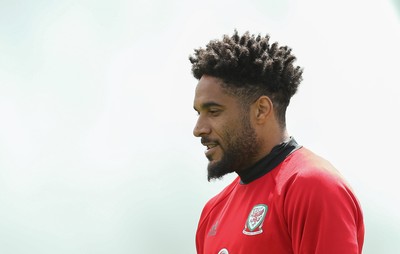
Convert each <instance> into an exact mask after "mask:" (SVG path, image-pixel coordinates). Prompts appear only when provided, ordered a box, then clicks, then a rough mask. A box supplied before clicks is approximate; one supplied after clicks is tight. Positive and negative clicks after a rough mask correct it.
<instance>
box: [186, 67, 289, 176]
mask: <svg viewBox="0 0 400 254" xmlns="http://www.w3.org/2000/svg"><path fill="white" fill-rule="evenodd" d="M222 84H223V81H222V80H221V79H219V78H216V77H212V76H208V75H203V76H202V77H201V78H200V80H199V82H198V84H197V87H196V91H195V98H194V104H193V106H194V109H195V110H196V111H197V112H198V120H197V123H196V125H195V127H194V129H193V134H194V136H196V137H201V141H202V144H203V145H205V146H206V151H205V155H206V157H207V158H208V160H209V164H208V179H209V180H210V179H213V178H220V177H222V176H223V175H225V174H227V173H230V172H234V171H236V172H240V171H242V170H246V169H247V168H249V167H251V166H252V165H253V164H255V163H256V162H257V161H258V160H260V159H261V158H263V157H264V156H266V155H267V154H268V153H270V152H271V150H272V148H273V147H274V146H276V145H278V144H280V143H282V142H284V141H285V140H287V139H288V135H287V132H286V129H285V128H282V127H281V126H280V125H279V123H278V121H277V118H276V117H275V113H274V110H273V103H272V101H271V100H270V98H269V97H268V96H260V97H259V98H258V99H257V100H256V101H255V102H253V103H252V104H251V105H250V108H249V109H246V110H245V109H244V108H243V106H242V105H241V104H240V98H239V97H237V96H234V95H232V93H227V91H226V89H225V88H224V87H223V86H222Z"/></svg>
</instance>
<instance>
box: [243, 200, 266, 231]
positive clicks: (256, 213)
mask: <svg viewBox="0 0 400 254" xmlns="http://www.w3.org/2000/svg"><path fill="white" fill-rule="evenodd" d="M267 211H268V206H266V205H264V204H258V205H255V206H254V207H253V209H251V211H250V213H249V216H248V217H247V220H246V223H245V225H244V229H243V234H245V235H258V234H261V233H262V232H263V230H262V226H263V222H264V219H265V215H266V214H267Z"/></svg>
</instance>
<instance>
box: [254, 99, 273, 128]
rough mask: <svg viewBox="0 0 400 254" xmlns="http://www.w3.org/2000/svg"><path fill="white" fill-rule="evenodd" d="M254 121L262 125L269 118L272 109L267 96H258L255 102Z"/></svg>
mask: <svg viewBox="0 0 400 254" xmlns="http://www.w3.org/2000/svg"><path fill="white" fill-rule="evenodd" d="M254 106H255V111H254V112H255V119H256V121H257V123H264V122H265V121H266V120H267V119H268V118H270V117H271V115H272V113H273V109H274V105H273V104H272V101H271V99H270V98H269V97H268V96H265V95H263V96H260V97H259V98H258V99H257V100H256V101H255V102H254Z"/></svg>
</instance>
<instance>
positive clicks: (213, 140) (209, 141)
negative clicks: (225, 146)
mask: <svg viewBox="0 0 400 254" xmlns="http://www.w3.org/2000/svg"><path fill="white" fill-rule="evenodd" d="M201 143H202V144H203V145H204V144H208V143H217V144H218V141H217V140H215V139H210V138H207V137H202V138H201Z"/></svg>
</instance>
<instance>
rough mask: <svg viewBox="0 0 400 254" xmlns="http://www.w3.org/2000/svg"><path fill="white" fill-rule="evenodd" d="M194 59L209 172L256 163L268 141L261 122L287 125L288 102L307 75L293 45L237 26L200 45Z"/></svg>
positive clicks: (200, 134)
mask: <svg viewBox="0 0 400 254" xmlns="http://www.w3.org/2000/svg"><path fill="white" fill-rule="evenodd" d="M189 59H190V61H191V63H192V72H193V75H194V77H195V78H197V79H198V80H199V83H198V85H197V88H196V95H195V100H194V108H195V110H196V111H197V112H198V113H199V119H198V122H197V125H196V127H195V129H194V131H193V133H194V135H195V136H198V137H201V138H202V143H203V144H204V145H206V146H207V148H208V149H207V151H206V156H207V158H208V159H209V161H210V163H209V166H208V178H209V179H212V178H219V177H222V176H223V175H225V174H226V173H229V172H233V171H237V172H238V171H240V170H243V169H245V168H246V167H249V166H251V165H252V163H254V162H255V161H256V160H258V159H260V156H261V155H260V153H262V151H263V149H261V148H262V147H263V145H264V141H265V140H264V139H265V136H264V134H263V132H262V131H260V130H261V129H260V128H258V126H261V125H268V124H269V123H270V122H271V121H273V122H275V123H276V126H278V127H279V129H281V130H284V129H285V126H286V120H285V114H286V108H287V106H288V105H289V102H290V98H291V97H292V96H293V95H294V94H295V93H296V91H297V87H298V85H299V83H300V82H301V79H302V78H301V75H302V70H301V69H300V67H298V66H294V65H293V62H294V61H295V59H296V58H295V57H294V56H293V55H292V54H291V49H290V48H288V47H286V46H278V43H273V44H272V45H270V44H269V36H265V37H261V36H260V35H258V36H255V35H250V34H249V33H248V32H246V33H245V34H243V35H242V36H239V35H238V33H237V31H235V33H234V34H233V36H231V37H229V36H227V35H225V36H224V37H223V39H222V40H213V41H210V42H209V44H208V45H207V46H206V48H205V49H202V48H200V49H197V50H195V54H194V56H191V57H190V58H189ZM268 126H272V125H270V124H269V125H268ZM270 129H271V128H270ZM265 130H266V129H265V128H264V129H263V131H264V132H265ZM271 132H272V133H274V131H271ZM263 155H265V154H263Z"/></svg>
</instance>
